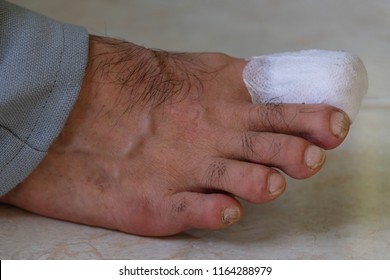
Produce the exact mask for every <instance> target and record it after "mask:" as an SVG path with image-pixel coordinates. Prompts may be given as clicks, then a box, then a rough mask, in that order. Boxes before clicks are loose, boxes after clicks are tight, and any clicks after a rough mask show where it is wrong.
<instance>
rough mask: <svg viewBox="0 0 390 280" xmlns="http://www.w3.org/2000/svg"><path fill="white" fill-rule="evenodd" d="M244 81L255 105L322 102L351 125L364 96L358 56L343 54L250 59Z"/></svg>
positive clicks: (309, 53)
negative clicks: (339, 113) (341, 115)
mask: <svg viewBox="0 0 390 280" xmlns="http://www.w3.org/2000/svg"><path fill="white" fill-rule="evenodd" d="M243 79H244V82H245V84H246V86H247V88H248V91H249V93H250V95H251V96H252V102H253V103H254V104H268V103H306V104H319V103H325V104H329V105H332V106H335V107H337V108H339V109H341V110H343V111H344V112H346V113H347V114H348V116H349V118H350V120H351V122H352V120H353V119H354V118H355V116H356V114H357V113H358V111H359V108H360V105H361V101H362V98H363V96H364V95H365V94H366V93H367V89H368V78H367V71H366V69H365V67H364V65H363V63H362V61H361V60H360V59H359V57H357V56H355V55H352V54H350V53H348V52H343V51H324V50H304V51H299V52H286V53H277V54H272V55H265V56H255V57H252V58H251V59H250V60H249V62H248V64H247V65H246V66H245V68H244V71H243Z"/></svg>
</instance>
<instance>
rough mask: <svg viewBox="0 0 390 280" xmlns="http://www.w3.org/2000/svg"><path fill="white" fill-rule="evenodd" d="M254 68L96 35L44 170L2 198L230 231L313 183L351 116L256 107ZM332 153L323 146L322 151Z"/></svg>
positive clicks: (55, 211)
mask: <svg viewBox="0 0 390 280" xmlns="http://www.w3.org/2000/svg"><path fill="white" fill-rule="evenodd" d="M245 65H246V62H245V61H244V60H241V59H236V58H232V57H229V56H226V55H223V54H212V53H205V54H199V53H167V52H160V51H151V50H147V49H144V48H141V47H139V46H136V45H133V44H130V43H126V42H122V41H116V40H112V39H107V38H100V37H91V39H90V55H89V65H88V68H87V72H86V76H85V79H84V84H83V88H82V91H81V93H80V96H79V99H78V101H77V103H76V105H75V107H74V109H73V111H72V112H71V114H70V116H69V118H68V121H67V123H66V126H65V127H64V129H63V131H62V133H61V135H60V136H59V137H58V139H57V140H56V141H55V143H54V144H53V145H52V147H51V148H50V150H49V152H48V154H47V156H46V157H45V159H44V160H43V161H42V162H41V164H40V165H39V166H38V168H37V169H36V170H35V171H34V172H33V173H32V174H31V175H30V176H29V177H28V178H27V179H26V180H25V181H24V182H22V183H21V184H20V185H18V186H17V187H16V188H15V189H14V190H12V191H11V192H9V193H8V194H7V195H5V196H3V197H2V198H1V201H3V202H6V203H9V204H13V205H16V206H18V207H21V208H24V209H27V210H30V211H32V212H35V213H39V214H41V215H45V216H49V217H54V218H58V219H63V220H68V221H73V222H78V223H82V224H88V225H93V226H100V227H106V228H111V229H116V230H120V231H124V232H129V233H133V234H140V235H149V236H161V235H171V234H175V233H178V232H181V231H184V230H186V229H189V228H202V229H221V228H224V227H226V226H229V225H231V224H233V223H234V222H236V221H238V220H239V219H240V217H241V215H242V207H241V205H240V203H239V201H238V200H237V199H236V198H235V197H240V198H242V199H244V200H247V201H249V202H252V203H264V202H268V201H271V200H273V199H275V198H276V197H278V196H279V195H280V194H281V193H283V191H284V189H285V179H284V176H283V175H282V173H281V172H279V171H278V170H282V171H283V172H284V173H286V174H287V175H289V176H292V177H294V178H307V177H310V176H312V175H313V174H315V173H316V172H318V171H319V169H320V168H321V166H322V164H323V162H324V160H325V154H324V151H323V150H322V149H321V148H323V149H331V148H334V147H336V146H338V145H339V144H340V143H341V142H342V141H343V139H344V137H345V136H346V134H347V132H348V127H349V121H348V117H347V116H346V115H345V114H344V113H343V112H341V111H340V110H337V109H335V108H332V107H330V106H327V105H282V104H280V105H253V104H251V98H250V96H249V95H248V93H247V90H246V87H245V85H244V83H243V80H242V76H241V74H242V71H243V68H244V67H245ZM319 147H321V148H319Z"/></svg>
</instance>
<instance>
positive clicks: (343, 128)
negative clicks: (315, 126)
mask: <svg viewBox="0 0 390 280" xmlns="http://www.w3.org/2000/svg"><path fill="white" fill-rule="evenodd" d="M349 124H350V121H349V118H348V116H347V115H345V114H343V113H341V112H334V113H333V114H332V116H331V118H330V129H331V130H332V133H333V134H334V135H335V136H337V137H338V138H340V139H343V138H345V136H347V133H348V130H349Z"/></svg>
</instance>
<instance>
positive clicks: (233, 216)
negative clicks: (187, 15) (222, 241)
mask: <svg viewBox="0 0 390 280" xmlns="http://www.w3.org/2000/svg"><path fill="white" fill-rule="evenodd" d="M240 217H241V211H240V209H238V208H237V207H232V208H226V209H225V210H224V211H223V215H222V222H223V223H224V224H225V225H230V224H233V223H235V222H237V221H238V220H239V219H240Z"/></svg>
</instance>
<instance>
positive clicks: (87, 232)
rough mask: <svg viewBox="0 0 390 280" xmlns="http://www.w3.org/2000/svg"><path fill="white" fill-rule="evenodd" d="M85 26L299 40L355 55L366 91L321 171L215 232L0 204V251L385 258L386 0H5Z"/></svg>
mask: <svg viewBox="0 0 390 280" xmlns="http://www.w3.org/2000/svg"><path fill="white" fill-rule="evenodd" d="M12 2H15V3H19V4H21V5H23V6H25V7H28V8H31V9H34V10H36V11H39V12H42V13H44V14H46V15H49V16H51V17H54V18H57V19H60V20H63V21H67V22H71V23H75V24H80V25H84V26H86V27H87V28H88V30H89V31H90V32H92V33H97V34H105V35H108V36H115V37H121V38H126V39H128V40H130V41H133V42H136V43H139V44H142V45H146V46H149V47H156V48H162V49H168V50H179V51H222V52H227V53H229V54H231V55H235V56H240V57H247V56H250V55H259V54H265V53H271V52H277V51H286V50H298V49H307V48H321V49H343V50H348V51H351V52H353V53H356V54H358V55H359V56H360V57H361V58H362V60H363V61H364V63H365V65H366V67H367V70H368V74H369V80H370V88H369V94H368V96H367V98H366V99H365V100H364V102H363V108H362V110H361V112H360V114H359V116H358V118H357V119H356V120H355V122H354V124H353V126H352V129H351V132H350V135H349V137H348V139H347V141H346V142H345V143H344V144H343V145H342V146H341V147H340V148H338V149H336V150H334V151H331V152H329V154H328V160H327V163H326V166H325V167H324V169H323V171H322V172H321V173H320V174H318V175H316V176H314V177H313V178H311V179H309V180H306V181H297V180H291V179H290V180H289V181H288V190H287V192H286V193H285V194H284V196H283V197H282V198H280V199H278V200H277V201H275V202H273V203H271V204H267V205H261V206H259V205H257V206H255V205H249V204H245V203H244V206H245V215H244V218H243V220H242V221H241V222H240V223H239V224H238V225H236V226H233V227H231V228H229V229H227V230H224V231H218V232H209V231H197V230H194V231H190V232H187V233H184V234H181V235H178V236H174V237H169V238H142V237H137V236H132V235H126V234H123V233H118V232H112V231H109V230H105V229H98V228H91V227H87V226H82V225H76V224H72V223H67V222H62V221H56V220H51V219H47V218H44V217H40V216H36V215H33V214H30V213H26V212H24V211H21V210H18V209H15V208H11V207H6V206H0V248H1V250H0V258H2V259H4V258H5V259H7V258H12V259H19V258H34V259H40V258H94V259H95V258H115V259H117V258H122V259H144V258H145V259H172V258H173V259H176V258H180V259H187V258H190V259H193V258H206V259H214V258H218V259H219V258H226V259H235V258H242V259H245V258H254V259H257V258H261V259H389V258H390V219H389V218H388V217H390V172H389V166H390V126H389V123H390V114H389V112H390V111H389V109H390V96H389V91H390V79H389V76H390V55H389V53H390V32H389V27H390V2H389V1H387V0H373V1H365V0H349V1H348V0H344V1H340V0H312V1H310V0H291V1H288V0H285V1H283V0H251V1H249V0H243V1H233V0H214V1H206V0H199V1H192V0H166V1H160V0H142V1H141V0H139V1H134V0H133V1H125V0H122V1H119V0H117V1H103V0H99V1H92V0H90V1H75V0H67V1H64V0H62V1H61V0H55V1H53V0H14V1H12Z"/></svg>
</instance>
